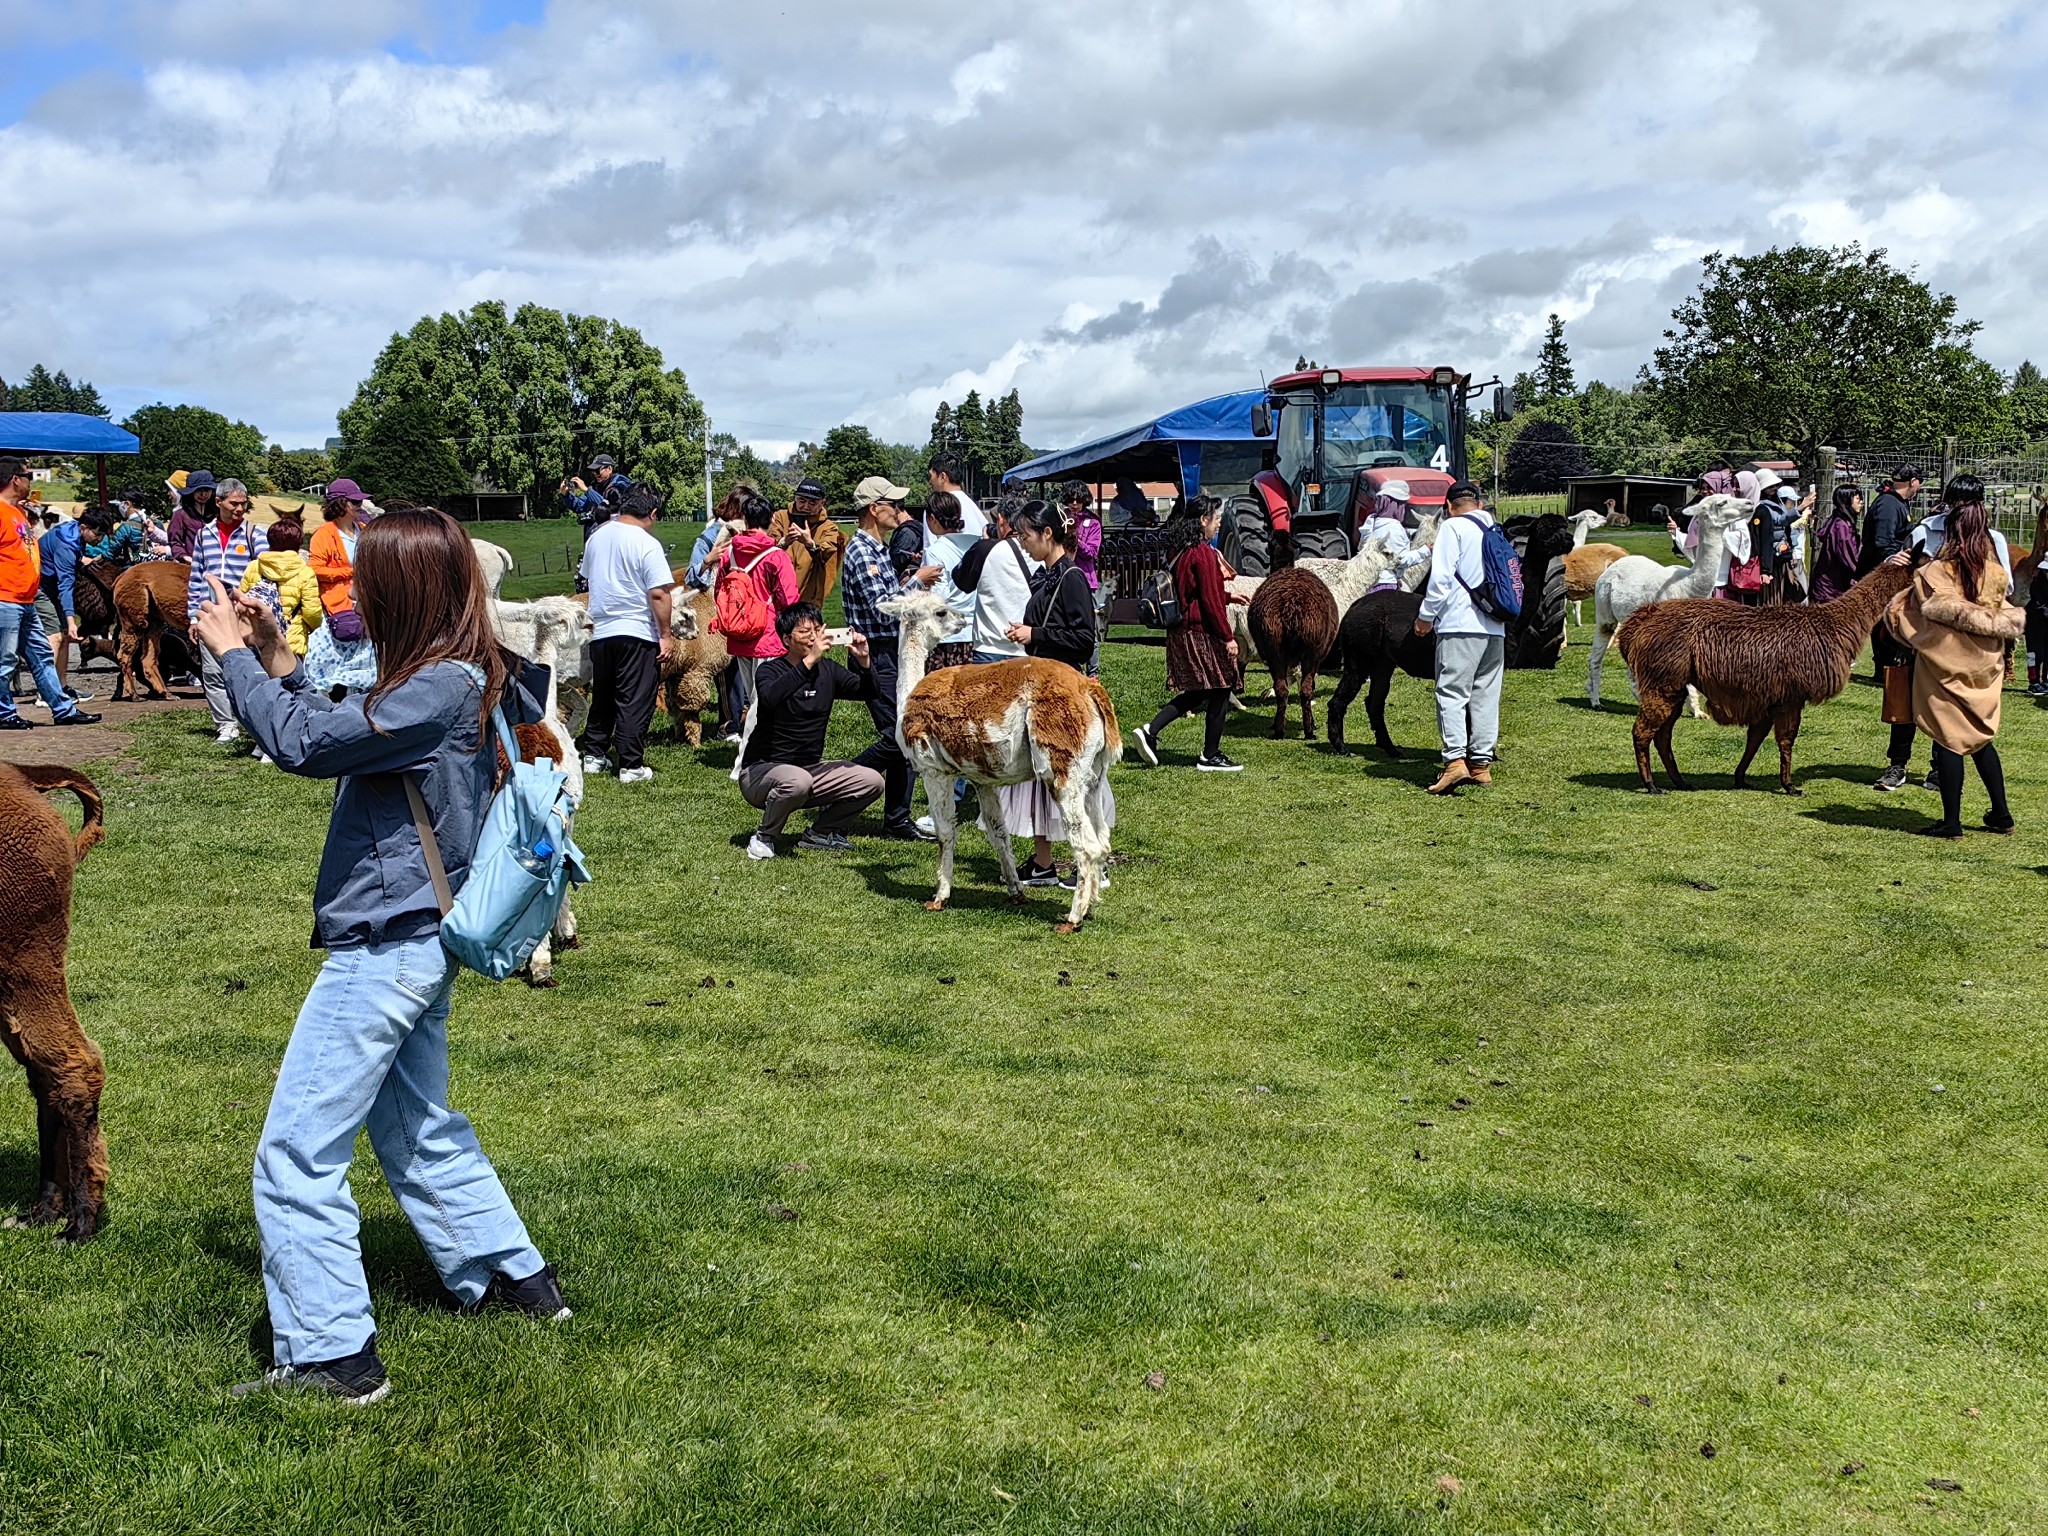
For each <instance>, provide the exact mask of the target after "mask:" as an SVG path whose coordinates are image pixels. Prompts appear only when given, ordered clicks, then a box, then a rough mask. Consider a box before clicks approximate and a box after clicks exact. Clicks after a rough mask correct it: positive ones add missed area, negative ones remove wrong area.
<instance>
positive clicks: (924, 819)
mask: <svg viewBox="0 0 2048 1536" xmlns="http://www.w3.org/2000/svg"><path fill="white" fill-rule="evenodd" d="M917 830H918V831H920V832H928V833H930V834H931V835H932V836H933V837H937V836H938V835H939V824H938V823H937V822H935V821H933V820H932V819H931V817H929V816H920V817H918V818H917Z"/></svg>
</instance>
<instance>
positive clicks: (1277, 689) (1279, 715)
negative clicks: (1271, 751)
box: [1272, 667, 1287, 741]
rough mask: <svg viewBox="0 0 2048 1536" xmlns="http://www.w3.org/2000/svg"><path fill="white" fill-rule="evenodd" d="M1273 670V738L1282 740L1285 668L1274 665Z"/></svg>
mask: <svg viewBox="0 0 2048 1536" xmlns="http://www.w3.org/2000/svg"><path fill="white" fill-rule="evenodd" d="M1272 671H1273V739H1274V740H1275V741H1284V740H1285V739H1286V737H1287V668H1285V667H1274V668H1273V669H1272Z"/></svg>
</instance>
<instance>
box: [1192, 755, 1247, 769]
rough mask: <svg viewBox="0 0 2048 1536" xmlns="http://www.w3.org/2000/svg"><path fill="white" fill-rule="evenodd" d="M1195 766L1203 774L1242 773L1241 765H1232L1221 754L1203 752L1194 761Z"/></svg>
mask: <svg viewBox="0 0 2048 1536" xmlns="http://www.w3.org/2000/svg"><path fill="white" fill-rule="evenodd" d="M1195 766H1196V767H1197V768H1199V769H1201V770H1202V772H1204V773H1242V772H1244V764H1243V763H1233V762H1232V761H1231V760H1230V759H1229V758H1227V757H1225V756H1224V755H1223V754H1222V753H1221V752H1204V753H1203V754H1202V755H1201V756H1200V757H1198V758H1196V759H1195Z"/></svg>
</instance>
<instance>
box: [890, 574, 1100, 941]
mask: <svg viewBox="0 0 2048 1536" xmlns="http://www.w3.org/2000/svg"><path fill="white" fill-rule="evenodd" d="M882 611H883V612H885V613H893V614H894V615H896V618H897V620H898V622H899V623H900V624H901V625H902V637H901V639H900V640H899V641H898V642H897V652H896V655H897V687H896V742H897V745H898V746H899V747H901V748H902V749H903V754H904V756H906V757H908V758H909V759H910V765H911V767H913V768H915V769H916V770H917V772H918V773H919V775H921V776H922V777H923V779H924V787H925V797H926V798H927V799H928V800H929V801H930V802H931V808H932V828H933V830H934V831H935V832H937V833H938V838H939V888H938V893H937V894H936V895H935V896H933V898H932V899H931V900H930V901H928V902H926V903H925V907H926V909H927V910H928V911H932V912H937V911H940V910H941V909H943V908H944V907H945V905H946V898H947V897H949V896H950V895H952V893H953V845H954V843H955V841H956V839H957V835H958V830H959V829H958V826H957V824H956V823H955V821H954V813H953V781H954V780H955V779H961V778H964V779H967V780H968V781H970V782H971V783H972V784H973V785H974V786H975V789H976V791H977V793H976V795H975V798H976V800H977V801H979V802H980V805H981V829H982V831H983V832H985V833H987V834H988V840H989V843H990V845H991V846H993V847H994V849H995V851H996V862H997V863H998V864H999V865H1000V866H1001V867H1002V872H1003V883H1004V884H1005V885H1006V886H1008V887H1009V890H1010V900H1012V901H1022V900H1023V899H1024V887H1023V886H1022V885H1021V884H1020V883H1019V882H1018V879H1017V858H1016V854H1015V852H1014V851H1013V850H1012V849H1011V847H1010V829H1009V827H1008V826H1007V825H1006V824H1005V823H1004V820H1003V805H1002V797H1001V796H1000V795H998V794H996V793H995V791H996V789H997V788H998V787H1000V786H1002V785H1004V784H1028V783H1030V782H1031V781H1032V780H1034V779H1036V780H1039V781H1041V782H1043V783H1044V784H1045V785H1046V786H1047V787H1048V788H1050V789H1051V790H1052V792H1053V795H1054V797H1055V798H1056V799H1057V800H1058V801H1059V807H1060V818H1061V819H1062V820H1063V821H1065V822H1066V824H1067V842H1068V843H1069V845H1071V846H1072V848H1073V850H1074V870H1075V880H1074V899H1073V902H1072V903H1071V904H1070V905H1069V906H1068V908H1067V916H1066V921H1064V922H1062V923H1060V924H1059V925H1058V927H1057V929H1056V931H1057V932H1060V933H1072V932H1073V931H1074V930H1075V929H1076V928H1078V927H1079V926H1080V925H1081V920H1082V919H1083V918H1085V917H1086V916H1087V915H1088V913H1089V911H1090V909H1092V908H1093V907H1094V905H1095V900H1096V895H1097V893H1098V891H1099V890H1100V889H1101V885H1102V874H1103V869H1104V867H1105V866H1106V865H1107V864H1108V862H1109V828H1108V827H1107V826H1106V825H1105V824H1104V823H1103V821H1102V819H1101V818H1100V817H1099V816H1098V815H1097V813H1096V804H1095V802H1096V799H1097V794H1098V791H1099V789H1100V787H1101V785H1102V782H1103V781H1104V780H1105V779H1107V778H1108V777H1109V768H1110V765H1111V764H1112V763H1114V762H1116V761H1117V760H1118V759H1119V758H1120V757H1122V756H1123V736H1122V734H1121V733H1120V732H1119V731H1118V729H1117V723H1116V707H1115V706H1114V705H1113V704H1111V703H1110V700H1109V694H1108V692H1107V691H1106V690H1105V689H1104V688H1103V686H1102V684H1101V683H1099V682H1097V681H1096V680H1095V679H1094V678H1092V677H1085V676H1083V675H1082V674H1081V673H1079V672H1076V671H1075V670H1074V669H1073V668H1072V667H1069V666H1065V665H1063V664H1061V663H1060V662H1057V661H1041V660H1039V659H1037V658H1035V657H1029V656H1027V657H1024V658H1023V659H1021V660H1017V661H996V662H987V663H982V664H979V665H976V666H967V667H947V668H945V669H944V670H943V671H939V672H934V673H932V674H930V675H929V676H927V675H926V674H925V659H926V658H927V657H928V656H929V655H930V654H931V649H932V647H933V646H934V645H937V644H939V643H940V642H941V641H943V640H945V639H946V638H947V637H948V636H949V635H952V634H954V633H956V632H957V631H958V630H959V629H960V628H961V627H962V626H964V625H965V624H966V622H967V621H966V620H965V619H964V618H963V617H962V616H961V615H959V614H957V613H955V612H954V611H953V610H952V609H951V608H949V607H947V605H946V600H945V598H944V597H943V596H942V595H941V594H940V593H938V592H912V593H908V594H906V595H905V596H903V597H901V598H898V599H896V600H895V601H893V602H889V603H885V604H883V605H882Z"/></svg>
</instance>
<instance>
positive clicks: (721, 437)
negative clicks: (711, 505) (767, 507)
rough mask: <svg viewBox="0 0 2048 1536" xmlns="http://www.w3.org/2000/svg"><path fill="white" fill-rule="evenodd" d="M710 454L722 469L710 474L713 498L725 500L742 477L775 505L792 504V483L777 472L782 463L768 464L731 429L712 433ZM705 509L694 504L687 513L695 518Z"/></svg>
mask: <svg viewBox="0 0 2048 1536" xmlns="http://www.w3.org/2000/svg"><path fill="white" fill-rule="evenodd" d="M711 456H712V458H713V459H715V460H717V461H718V464H719V468H718V469H717V471H716V472H715V473H714V474H713V475H712V477H711V495H712V499H713V500H714V501H722V500H724V499H725V495H726V493H727V492H728V491H730V490H731V489H732V488H733V487H734V486H735V485H738V484H739V483H740V482H741V481H742V480H748V481H751V482H753V485H754V488H755V489H756V490H758V491H759V492H760V493H761V494H762V495H763V496H765V497H767V498H768V499H769V500H770V501H772V502H774V503H775V505H776V506H778V507H786V506H788V505H789V501H790V486H789V484H788V483H787V482H786V481H784V480H783V478H782V477H781V476H780V475H778V474H777V473H776V470H777V468H778V467H779V466H777V465H774V464H771V463H769V462H768V460H766V459H764V458H762V457H761V455H760V454H758V453H756V452H755V451H754V450H753V449H752V448H751V447H749V446H748V445H747V444H745V443H743V442H741V441H740V440H739V439H738V438H736V437H734V436H733V435H732V434H731V433H730V432H714V433H712V434H711ZM700 494H701V492H700ZM702 511H703V508H702V507H697V506H692V507H691V508H690V509H689V514H688V515H690V516H692V517H695V516H697V515H698V514H700V513H701V512H702Z"/></svg>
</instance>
